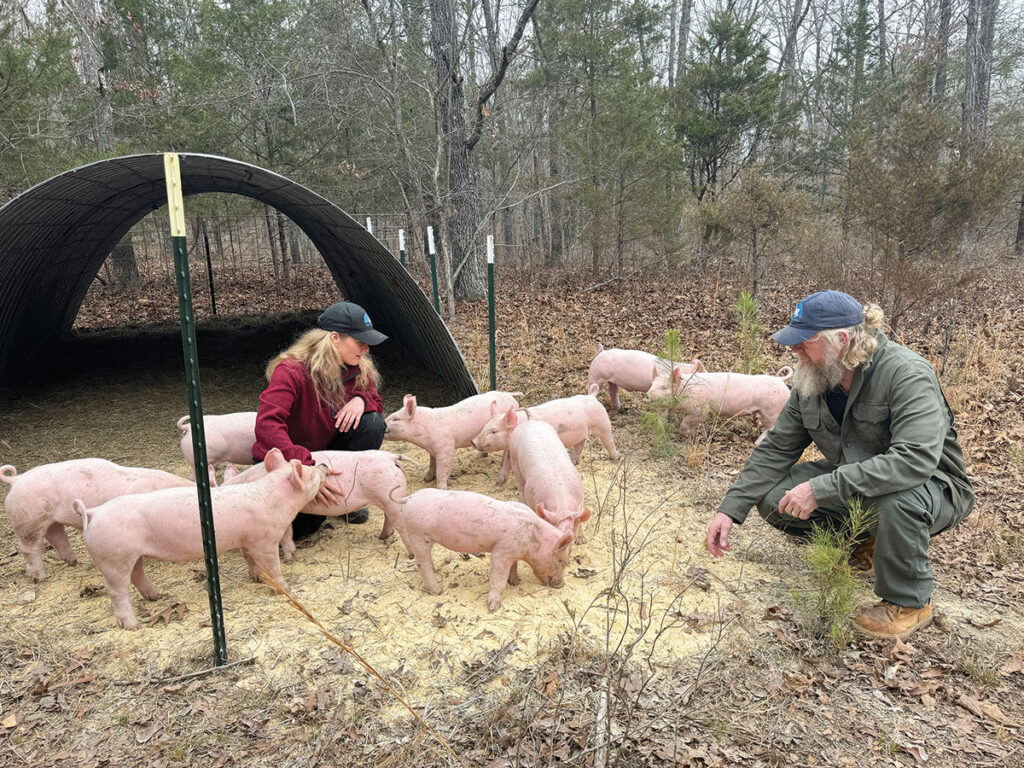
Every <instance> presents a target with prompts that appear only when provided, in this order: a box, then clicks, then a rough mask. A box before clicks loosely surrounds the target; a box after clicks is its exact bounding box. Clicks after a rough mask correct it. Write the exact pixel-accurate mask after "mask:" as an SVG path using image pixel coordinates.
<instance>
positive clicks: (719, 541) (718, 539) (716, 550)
mask: <svg viewBox="0 0 1024 768" xmlns="http://www.w3.org/2000/svg"><path fill="white" fill-rule="evenodd" d="M732 523H733V520H732V518H731V517H729V516H728V515H727V514H725V513H724V512H718V513H716V514H715V516H714V518H712V520H711V525H709V526H708V541H707V544H708V552H710V553H711V554H712V555H714V556H715V557H721V556H722V555H724V554H725V553H726V552H728V551H729V531H731V530H732Z"/></svg>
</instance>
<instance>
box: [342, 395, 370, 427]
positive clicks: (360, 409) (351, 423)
mask: <svg viewBox="0 0 1024 768" xmlns="http://www.w3.org/2000/svg"><path fill="white" fill-rule="evenodd" d="M365 411H366V401H364V400H363V398H361V397H353V398H352V399H351V400H349V401H348V402H347V403H345V405H344V406H343V407H342V409H341V410H340V411H338V416H337V417H336V418H335V419H334V426H335V427H337V428H338V431H339V432H348V431H349V430H350V429H355V428H356V427H358V426H359V420H360V419H361V418H363V413H364V412H365Z"/></svg>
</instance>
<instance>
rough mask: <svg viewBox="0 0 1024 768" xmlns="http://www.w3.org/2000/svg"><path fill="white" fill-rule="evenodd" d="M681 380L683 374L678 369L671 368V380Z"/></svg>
mask: <svg viewBox="0 0 1024 768" xmlns="http://www.w3.org/2000/svg"><path fill="white" fill-rule="evenodd" d="M682 378H683V372H682V371H680V370H679V369H678V368H673V369H672V379H673V380H674V381H679V380H681V379H682Z"/></svg>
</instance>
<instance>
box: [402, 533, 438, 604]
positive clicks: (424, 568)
mask: <svg viewBox="0 0 1024 768" xmlns="http://www.w3.org/2000/svg"><path fill="white" fill-rule="evenodd" d="M406 543H407V544H412V546H411V547H409V551H411V552H412V555H413V557H415V558H416V566H417V567H418V568H419V569H420V578H422V579H423V587H424V589H426V590H427V592H429V593H430V594H432V595H440V594H441V585H440V584H439V583H438V581H437V576H435V575H434V561H433V558H431V556H430V550H432V549H433V548H434V547H433V544H431V543H430V542H429V541H423V540H422V539H421V540H418V541H412V542H406Z"/></svg>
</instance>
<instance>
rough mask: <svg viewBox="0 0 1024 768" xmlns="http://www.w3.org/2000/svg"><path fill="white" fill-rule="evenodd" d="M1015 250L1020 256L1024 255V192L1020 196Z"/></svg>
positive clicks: (1014, 243)
mask: <svg viewBox="0 0 1024 768" xmlns="http://www.w3.org/2000/svg"><path fill="white" fill-rule="evenodd" d="M1013 250H1014V252H1015V253H1016V254H1017V255H1018V256H1024V194H1022V195H1021V196H1020V215H1019V216H1018V217H1017V238H1016V239H1015V240H1014V241H1013Z"/></svg>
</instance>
